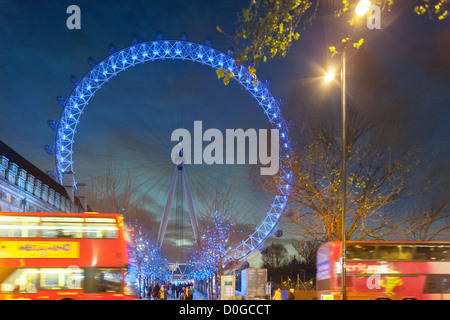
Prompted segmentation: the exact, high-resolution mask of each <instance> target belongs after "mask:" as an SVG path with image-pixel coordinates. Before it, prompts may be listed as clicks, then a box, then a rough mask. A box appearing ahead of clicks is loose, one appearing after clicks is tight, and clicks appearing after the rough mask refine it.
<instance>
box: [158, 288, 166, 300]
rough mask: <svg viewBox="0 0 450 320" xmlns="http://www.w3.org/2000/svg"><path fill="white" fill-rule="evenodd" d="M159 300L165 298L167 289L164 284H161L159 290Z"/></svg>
mask: <svg viewBox="0 0 450 320" xmlns="http://www.w3.org/2000/svg"><path fill="white" fill-rule="evenodd" d="M159 300H167V291H166V289H165V288H164V286H161V289H160V290H159Z"/></svg>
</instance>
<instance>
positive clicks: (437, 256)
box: [414, 245, 450, 261]
mask: <svg viewBox="0 0 450 320" xmlns="http://www.w3.org/2000/svg"><path fill="white" fill-rule="evenodd" d="M449 251H450V247H449V246H445V245H418V246H417V247H416V251H415V255H414V260H417V261H450V256H449Z"/></svg>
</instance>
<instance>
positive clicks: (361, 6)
mask: <svg viewBox="0 0 450 320" xmlns="http://www.w3.org/2000/svg"><path fill="white" fill-rule="evenodd" d="M371 5H372V4H371V3H370V1H369V0H361V1H360V2H359V3H358V4H357V5H356V9H355V13H356V15H357V16H363V15H365V14H366V13H367V12H368V11H369V9H370V6H371Z"/></svg>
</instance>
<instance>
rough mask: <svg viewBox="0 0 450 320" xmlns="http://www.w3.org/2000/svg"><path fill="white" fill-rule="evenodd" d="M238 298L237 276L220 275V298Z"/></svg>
mask: <svg viewBox="0 0 450 320" xmlns="http://www.w3.org/2000/svg"><path fill="white" fill-rule="evenodd" d="M235 298H236V279H235V276H221V277H220V299H221V300H235Z"/></svg>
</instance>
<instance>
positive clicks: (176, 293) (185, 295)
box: [146, 282, 195, 300]
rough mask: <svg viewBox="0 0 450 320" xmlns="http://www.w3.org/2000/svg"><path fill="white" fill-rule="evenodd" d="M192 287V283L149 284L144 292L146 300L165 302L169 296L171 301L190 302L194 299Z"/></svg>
mask: <svg viewBox="0 0 450 320" xmlns="http://www.w3.org/2000/svg"><path fill="white" fill-rule="evenodd" d="M194 292H195V290H194V285H193V284H192V283H178V284H175V283H171V282H167V283H165V284H164V283H163V284H159V283H157V282H156V283H151V284H150V285H149V286H148V287H147V290H146V295H147V298H148V299H153V300H167V297H168V296H170V297H171V298H172V299H180V300H192V299H193V297H194Z"/></svg>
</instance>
